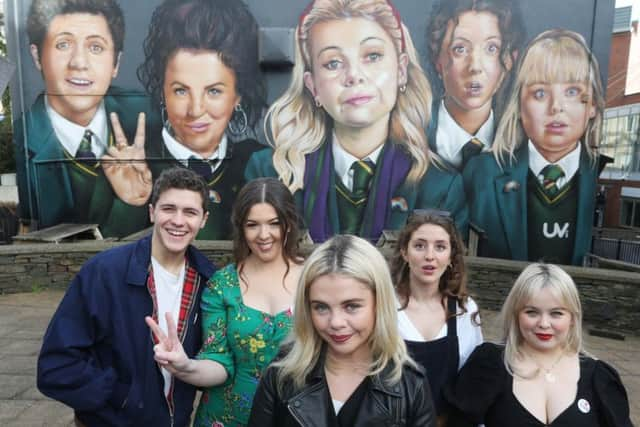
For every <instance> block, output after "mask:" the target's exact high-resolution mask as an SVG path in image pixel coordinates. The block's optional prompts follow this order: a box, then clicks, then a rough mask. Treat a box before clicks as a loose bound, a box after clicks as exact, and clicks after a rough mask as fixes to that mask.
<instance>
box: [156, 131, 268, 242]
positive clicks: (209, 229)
mask: <svg viewBox="0 0 640 427" xmlns="http://www.w3.org/2000/svg"><path fill="white" fill-rule="evenodd" d="M154 135H156V136H155V138H154V139H153V140H152V141H156V143H155V144H147V150H146V156H147V163H148V164H149V166H150V167H151V172H152V174H153V178H154V180H155V179H156V178H157V177H158V176H159V175H160V172H162V171H163V170H164V169H167V168H171V167H176V166H179V167H188V163H189V162H188V160H189V157H192V156H194V157H198V158H199V159H201V157H200V156H196V155H195V153H192V152H191V151H190V150H189V149H188V148H186V147H184V146H183V145H181V144H180V143H179V142H177V141H175V139H173V138H172V137H171V136H170V135H169V133H168V132H167V131H166V130H164V129H163V130H160V129H156V132H155V133H154ZM170 139H172V141H170ZM167 140H169V141H170V142H169V143H167V142H165V141H167ZM158 142H159V143H158ZM171 142H173V143H174V144H177V145H180V146H181V149H178V150H177V151H176V150H175V149H174V150H173V152H172V150H170V149H169V148H168V144H170V143H171ZM263 147H264V146H263V145H261V144H260V143H258V142H257V141H254V140H252V139H246V140H242V141H235V142H232V141H231V140H228V139H227V137H226V136H225V137H224V138H223V141H222V142H221V143H220V148H221V149H220V150H219V151H218V153H217V154H216V153H214V157H215V159H207V160H211V163H212V164H213V165H214V166H213V167H212V173H211V176H209V177H208V178H207V179H205V180H206V181H207V187H208V189H209V203H208V211H209V219H208V220H207V223H206V225H205V226H204V228H203V229H201V230H200V232H199V233H198V236H197V239H199V240H230V239H231V230H232V229H233V227H231V208H232V206H233V203H234V201H235V200H236V196H237V194H238V192H239V191H240V189H241V188H242V187H243V186H244V184H245V182H246V181H245V179H244V171H245V166H246V164H247V161H248V159H249V157H250V156H251V154H253V153H254V152H255V151H257V150H260V149H261V148H263ZM173 153H175V154H173ZM176 157H180V159H176Z"/></svg>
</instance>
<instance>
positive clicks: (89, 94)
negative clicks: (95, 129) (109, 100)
mask: <svg viewBox="0 0 640 427" xmlns="http://www.w3.org/2000/svg"><path fill="white" fill-rule="evenodd" d="M116 55H117V54H116V52H115V47H114V43H113V37H112V36H111V32H110V30H109V26H108V25H107V21H106V19H105V18H104V16H102V15H92V14H89V13H71V14H66V15H58V16H56V17H55V18H54V19H53V20H52V21H51V23H50V24H49V27H48V29H47V34H46V36H45V38H44V41H43V43H42V52H39V51H38V47H37V46H36V45H31V56H32V57H33V60H34V62H35V65H36V67H37V68H38V69H39V70H40V71H41V72H42V76H43V78H44V84H45V88H46V93H47V96H48V101H49V104H50V105H51V107H52V108H53V109H54V110H55V111H56V112H58V113H59V114H60V115H62V116H63V117H64V118H66V119H67V120H69V121H71V122H73V123H76V124H79V125H82V126H86V125H87V124H89V122H90V121H91V119H92V118H93V116H94V115H95V113H96V111H97V109H98V106H99V105H100V102H101V101H102V99H103V97H104V95H105V94H106V93H107V89H108V88H109V85H110V84H111V80H112V79H114V78H115V77H116V75H117V74H118V66H119V63H120V58H119V57H117V58H116Z"/></svg>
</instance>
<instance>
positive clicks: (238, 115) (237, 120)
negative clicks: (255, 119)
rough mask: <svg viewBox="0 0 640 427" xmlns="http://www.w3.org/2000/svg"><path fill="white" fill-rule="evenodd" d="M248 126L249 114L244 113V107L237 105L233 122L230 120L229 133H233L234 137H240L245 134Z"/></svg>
mask: <svg viewBox="0 0 640 427" xmlns="http://www.w3.org/2000/svg"><path fill="white" fill-rule="evenodd" d="M248 124H249V121H248V120H247V113H245V112H244V109H243V108H242V105H241V104H238V105H236V106H235V107H234V108H233V114H232V115H231V120H229V123H228V124H227V128H228V129H229V133H231V134H232V135H233V136H240V135H242V134H244V133H245V131H246V130H247V125H248Z"/></svg>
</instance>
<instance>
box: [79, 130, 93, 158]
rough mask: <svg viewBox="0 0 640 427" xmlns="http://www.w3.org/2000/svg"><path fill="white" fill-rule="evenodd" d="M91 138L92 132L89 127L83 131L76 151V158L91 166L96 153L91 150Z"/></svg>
mask: <svg viewBox="0 0 640 427" xmlns="http://www.w3.org/2000/svg"><path fill="white" fill-rule="evenodd" d="M92 138H93V132H91V130H90V129H87V130H85V131H84V134H83V135H82V140H81V141H80V145H79V146H78V151H77V152H76V159H79V160H82V161H83V162H84V163H86V164H88V165H90V166H92V165H94V164H95V162H96V155H95V154H94V153H93V151H92V150H91V140H92Z"/></svg>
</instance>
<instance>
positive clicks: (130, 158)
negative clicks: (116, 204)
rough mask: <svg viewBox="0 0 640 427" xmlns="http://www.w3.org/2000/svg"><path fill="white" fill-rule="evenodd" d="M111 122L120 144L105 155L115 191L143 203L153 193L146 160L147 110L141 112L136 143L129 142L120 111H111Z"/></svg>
mask: <svg viewBox="0 0 640 427" xmlns="http://www.w3.org/2000/svg"><path fill="white" fill-rule="evenodd" d="M109 118H110V119H111V126H112V128H113V133H114V136H115V140H116V145H115V146H112V147H109V149H108V151H107V153H106V154H105V155H104V156H102V159H101V164H102V169H103V170H104V174H105V176H106V177H107V179H108V180H109V183H110V184H111V187H112V188H113V191H114V192H115V193H116V195H117V196H118V197H119V198H120V199H121V200H122V201H124V202H125V203H128V204H130V205H133V206H142V205H144V204H145V203H146V202H147V200H149V196H150V195H151V189H152V182H151V181H152V177H151V169H149V165H147V162H146V161H145V152H144V143H145V114H144V113H140V114H138V126H137V128H136V135H135V137H134V139H133V144H131V145H129V142H128V141H127V137H126V135H125V134H124V132H123V130H122V126H121V125H120V120H119V119H118V115H117V114H116V113H111V115H110V116H109Z"/></svg>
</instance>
